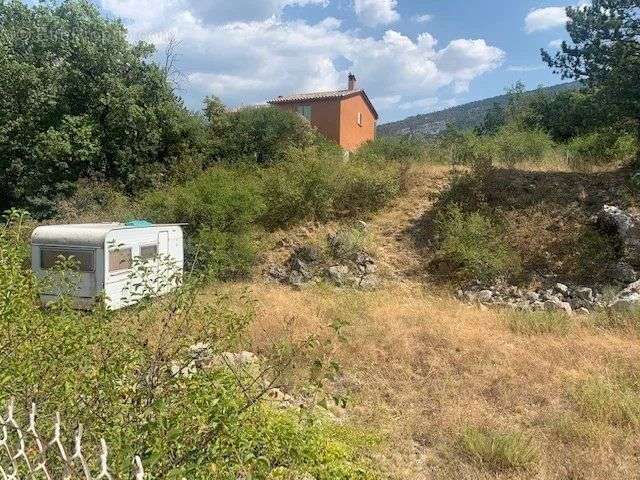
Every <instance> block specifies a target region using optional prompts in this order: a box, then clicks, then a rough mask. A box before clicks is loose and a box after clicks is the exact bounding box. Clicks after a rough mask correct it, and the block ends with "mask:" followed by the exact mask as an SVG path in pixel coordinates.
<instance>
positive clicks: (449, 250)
mask: <svg viewBox="0 0 640 480" xmlns="http://www.w3.org/2000/svg"><path fill="white" fill-rule="evenodd" d="M437 229H438V234H439V236H440V245H439V250H438V253H439V255H440V257H441V258H443V259H444V260H445V261H447V262H449V263H450V264H451V265H452V266H453V267H454V268H455V269H456V270H458V272H459V273H460V274H461V275H462V276H463V277H467V278H474V279H480V280H487V281H488V280H494V279H495V278H497V277H502V276H504V277H508V276H510V275H513V274H516V273H518V272H519V270H520V265H521V261H520V258H519V256H518V254H517V253H516V252H515V251H513V250H511V248H510V247H509V246H508V244H507V243H506V242H505V241H504V240H503V239H502V230H501V229H500V227H499V226H498V224H497V223H496V222H495V221H494V220H492V219H491V218H489V217H487V216H485V215H483V214H482V213H480V212H472V213H465V212H463V211H462V210H461V209H460V208H459V207H458V206H456V205H450V206H449V207H447V209H446V210H445V211H444V212H443V213H441V214H440V216H439V218H438V219H437Z"/></svg>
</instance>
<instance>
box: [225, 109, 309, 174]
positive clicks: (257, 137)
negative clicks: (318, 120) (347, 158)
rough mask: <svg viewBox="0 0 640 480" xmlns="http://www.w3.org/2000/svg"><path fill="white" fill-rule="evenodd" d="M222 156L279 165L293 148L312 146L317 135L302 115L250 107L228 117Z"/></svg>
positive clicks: (229, 158) (228, 158)
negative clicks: (277, 162)
mask: <svg viewBox="0 0 640 480" xmlns="http://www.w3.org/2000/svg"><path fill="white" fill-rule="evenodd" d="M227 115H228V117H229V118H228V125H229V129H228V131H227V133H226V135H225V138H224V144H223V147H222V154H223V157H224V158H227V160H233V159H235V160H237V159H243V158H249V159H251V160H254V161H257V162H259V163H265V162H276V161H279V160H282V159H283V158H285V157H286V153H287V151H288V150H289V149H290V148H306V147H310V146H311V145H313V143H314V141H315V137H316V135H315V132H314V130H313V129H312V127H311V125H310V124H309V122H307V121H306V120H305V119H304V118H303V117H301V116H300V115H298V114H296V113H293V112H287V111H283V110H280V109H279V108H276V107H247V108H242V109H240V110H238V111H236V112H231V113H228V114H227Z"/></svg>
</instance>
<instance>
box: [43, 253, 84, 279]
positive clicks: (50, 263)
mask: <svg viewBox="0 0 640 480" xmlns="http://www.w3.org/2000/svg"><path fill="white" fill-rule="evenodd" d="M60 257H64V258H70V257H72V258H73V260H74V261H76V262H78V271H79V272H81V273H91V272H94V271H95V259H94V255H93V251H91V250H74V249H69V248H67V249H63V248H41V249H40V268H41V269H42V270H50V269H52V268H55V266H56V264H57V263H58V262H60V260H61V258H60Z"/></svg>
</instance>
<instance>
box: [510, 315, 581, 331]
mask: <svg viewBox="0 0 640 480" xmlns="http://www.w3.org/2000/svg"><path fill="white" fill-rule="evenodd" d="M507 322H508V324H509V328H510V329H511V331H512V332H514V333H519V334H524V335H537V334H545V333H549V334H554V335H566V334H567V333H568V332H569V330H570V328H571V326H572V325H573V322H572V320H571V318H570V317H569V316H567V315H566V314H561V313H557V312H510V313H509V314H508V317H507Z"/></svg>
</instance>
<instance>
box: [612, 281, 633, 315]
mask: <svg viewBox="0 0 640 480" xmlns="http://www.w3.org/2000/svg"><path fill="white" fill-rule="evenodd" d="M639 307H640V281H637V282H634V283H632V284H631V285H629V286H627V288H625V289H624V290H622V291H621V292H620V293H619V294H618V295H617V296H616V298H615V300H614V301H613V302H611V303H610V304H609V308H612V309H613V310H617V311H625V310H631V309H635V308H639Z"/></svg>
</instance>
